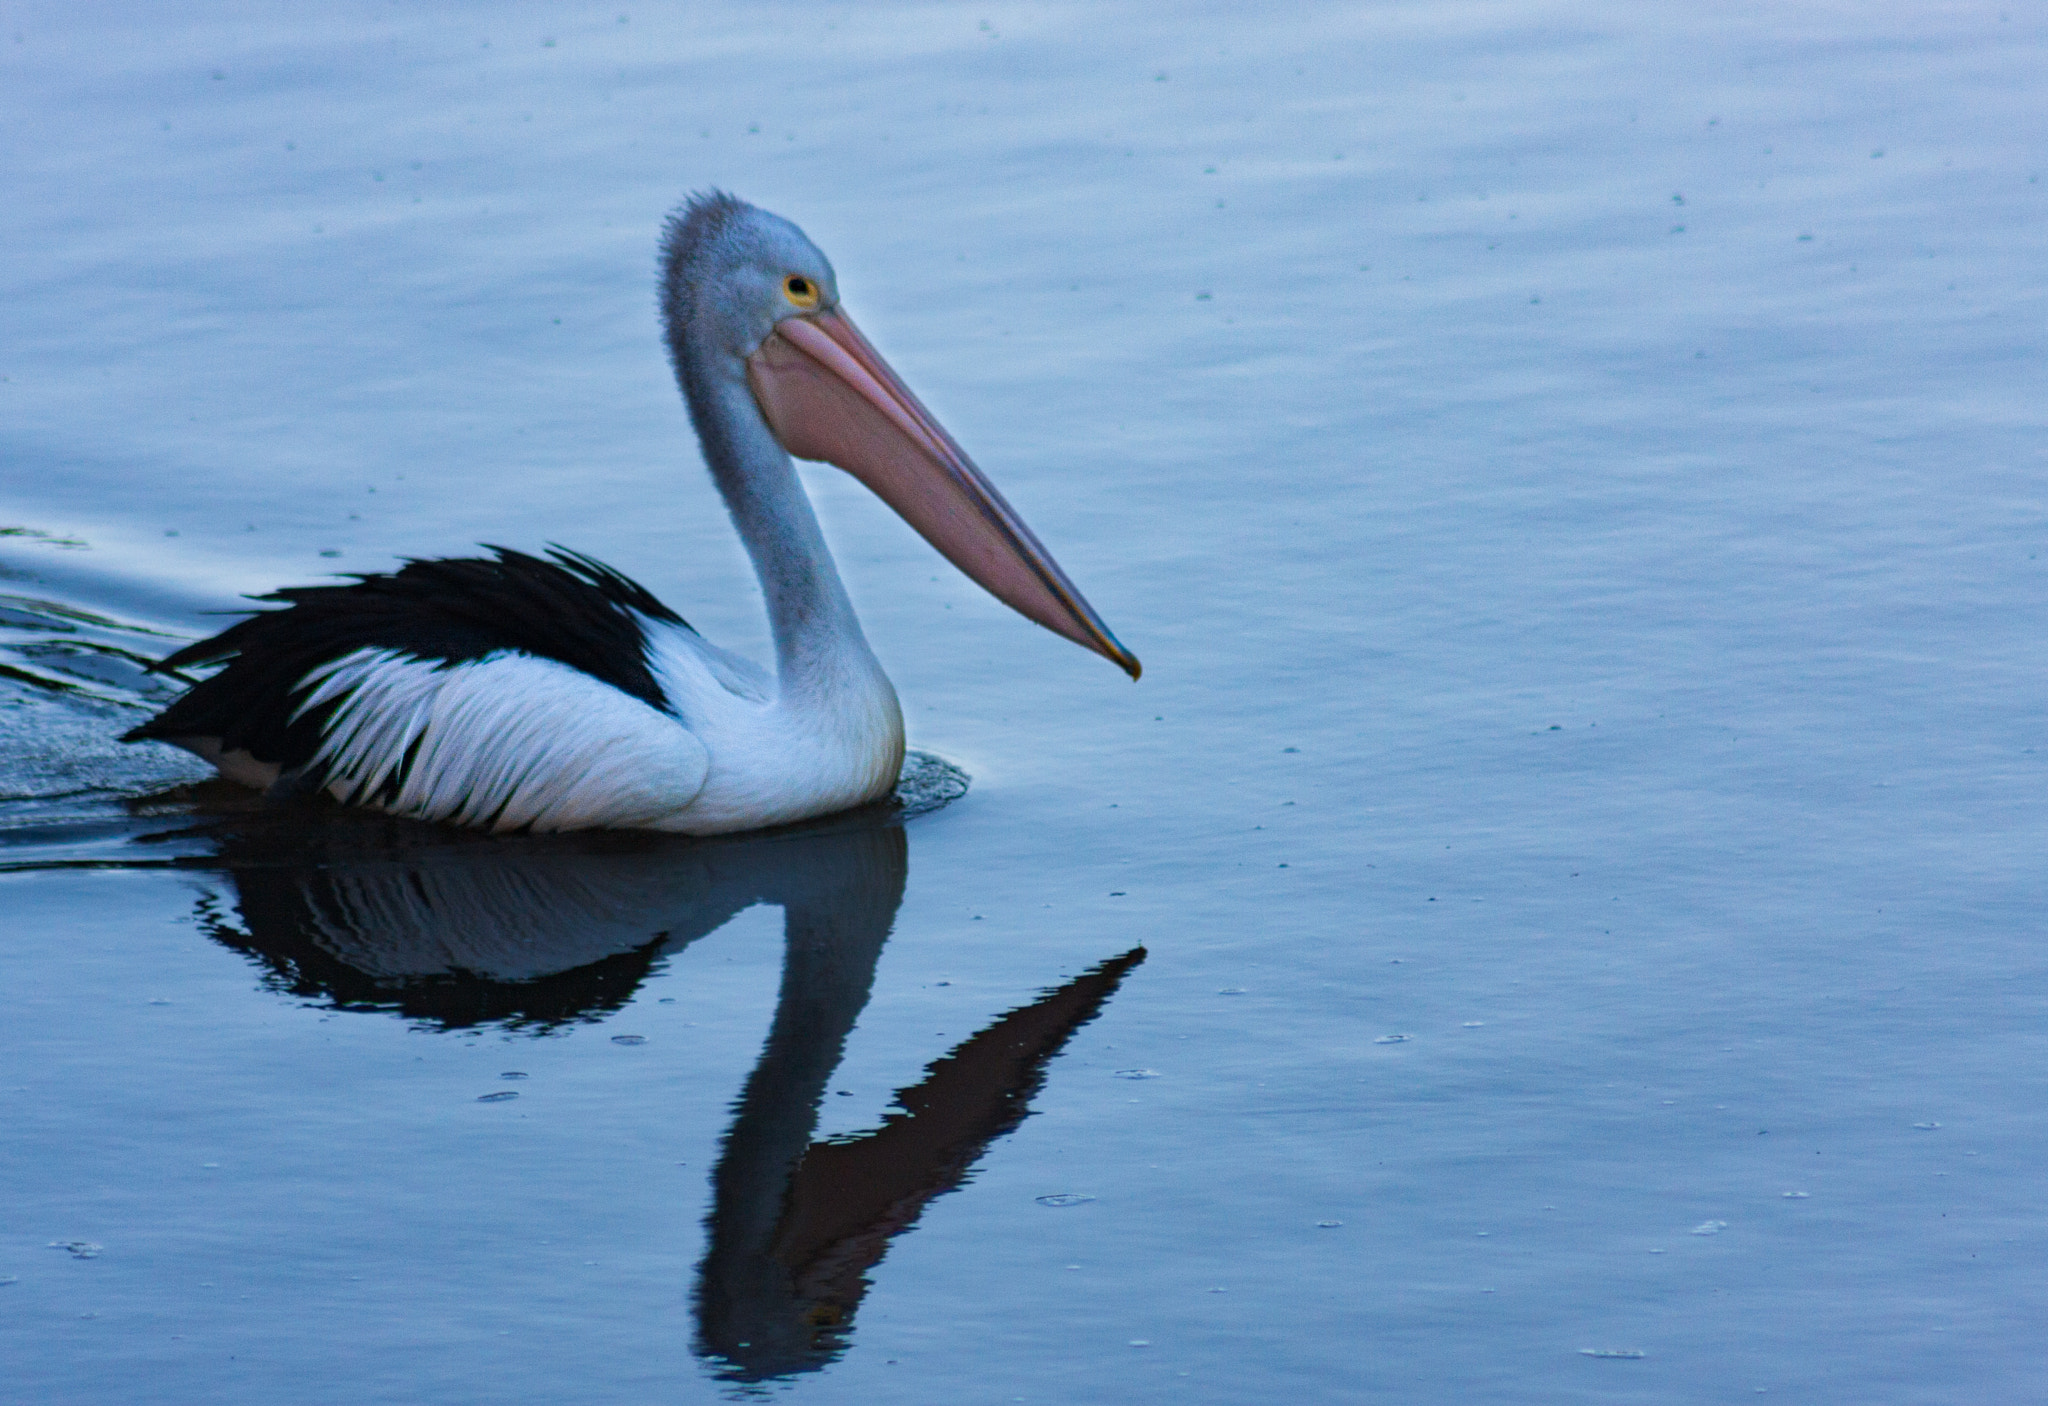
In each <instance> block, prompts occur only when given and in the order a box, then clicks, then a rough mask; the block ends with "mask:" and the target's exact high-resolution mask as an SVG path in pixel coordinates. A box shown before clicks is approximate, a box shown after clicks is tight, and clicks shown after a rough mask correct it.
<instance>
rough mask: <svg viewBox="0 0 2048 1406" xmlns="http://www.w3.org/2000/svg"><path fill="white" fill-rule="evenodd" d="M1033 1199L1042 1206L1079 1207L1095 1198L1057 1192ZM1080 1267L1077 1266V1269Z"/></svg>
mask: <svg viewBox="0 0 2048 1406" xmlns="http://www.w3.org/2000/svg"><path fill="white" fill-rule="evenodd" d="M1031 1199H1032V1200H1034V1201H1036V1202H1037V1203H1038V1204H1039V1205H1041V1206H1079V1205H1082V1204H1083V1203H1085V1202H1088V1201H1093V1200H1094V1199H1095V1198H1094V1197H1093V1196H1083V1195H1081V1193H1079V1192H1078V1191H1055V1192H1054V1193H1053V1194H1052V1195H1050V1196H1034V1197H1032V1198H1031ZM1078 1267H1079V1266H1075V1268H1078Z"/></svg>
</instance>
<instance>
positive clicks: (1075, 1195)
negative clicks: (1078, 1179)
mask: <svg viewBox="0 0 2048 1406" xmlns="http://www.w3.org/2000/svg"><path fill="white" fill-rule="evenodd" d="M1031 1199H1032V1200H1034V1201H1036V1202H1037V1203H1038V1204H1039V1205H1041V1206H1079V1205H1082V1204H1084V1203H1085V1202H1089V1201H1093V1200H1094V1199H1095V1198H1094V1197H1093V1196H1083V1195H1082V1194H1081V1193H1080V1192H1078V1191H1055V1192H1054V1193H1053V1194H1052V1195H1050V1196H1034V1197H1032V1198H1031Z"/></svg>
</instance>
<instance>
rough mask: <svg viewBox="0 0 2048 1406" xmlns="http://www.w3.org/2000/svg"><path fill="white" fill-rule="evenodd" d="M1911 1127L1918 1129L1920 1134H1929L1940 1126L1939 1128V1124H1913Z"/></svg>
mask: <svg viewBox="0 0 2048 1406" xmlns="http://www.w3.org/2000/svg"><path fill="white" fill-rule="evenodd" d="M1913 1126H1914V1127H1916V1128H1918V1129H1919V1130H1920V1131H1921V1132H1923V1133H1931V1132H1933V1131H1934V1130H1935V1129H1936V1128H1938V1127H1940V1126H1941V1124H1939V1123H1915V1124H1914V1125H1913Z"/></svg>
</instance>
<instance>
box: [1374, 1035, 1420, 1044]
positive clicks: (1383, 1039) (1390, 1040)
mask: <svg viewBox="0 0 2048 1406" xmlns="http://www.w3.org/2000/svg"><path fill="white" fill-rule="evenodd" d="M1410 1038H1411V1037H1410V1036H1407V1035H1382V1036H1380V1037H1379V1039H1377V1040H1374V1041H1373V1043H1374V1044H1375V1045H1399V1044H1405V1043H1406V1042H1407V1041H1408V1040H1409V1039H1410Z"/></svg>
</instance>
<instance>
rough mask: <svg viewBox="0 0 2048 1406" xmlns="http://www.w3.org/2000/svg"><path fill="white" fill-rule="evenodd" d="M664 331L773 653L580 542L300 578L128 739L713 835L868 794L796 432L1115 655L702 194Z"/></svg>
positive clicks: (376, 795) (836, 326)
mask: <svg viewBox="0 0 2048 1406" xmlns="http://www.w3.org/2000/svg"><path fill="white" fill-rule="evenodd" d="M661 312H662V321H663V324H664V327H665V331H666V335H667V342H668V350H669V357H670V360H671V361H672V363H673V364H674V367H675V373H676V379H677V381H678V382H679V383H680V385H681V387H682V392H683V397H684V399H685V400H686V401H687V402H688V405H689V410H690V420H691V423H692V425H693V426H694V427H695V429H696V432H697V438H698V441H699V443H700V444H701V445H702V448H703V454H704V460H705V463H706V464H707V465H708V466H709V468H710V470H711V477H712V479H713V481H714V483H715V484H716V485H717V488H718V491H719V493H720V495H721V496H722V497H723V498H724V499H725V505H726V508H727V511H728V512H729V513H730V514H731V516H732V522H733V526H734V527H735V528H736V529H737V530H738V532H739V535H740V539H741V541H742V542H744V543H745V545H746V549H747V555H748V556H749V557H750V558H751V559H752V561H753V565H754V571H755V574H756V575H757V576H758V577H759V579H760V583H761V592H762V594H763V596H765V597H766V600H767V606H768V618H769V625H770V627H771V630H772V633H773V637H774V643H775V669H774V672H773V673H770V672H768V671H767V670H765V669H763V668H761V667H760V666H759V665H757V664H755V663H753V662H752V661H750V660H747V659H744V658H741V657H740V656H738V655H736V654H733V653H731V652H729V651H727V650H724V649H720V648H719V647H718V646H716V645H713V644H711V643H710V642H708V641H707V640H705V639H704V638H703V637H702V636H701V635H699V634H698V633H697V632H696V631H695V630H693V629H691V628H690V626H689V625H688V624H686V623H685V622H684V621H683V619H682V617H681V616H679V615H677V614H676V613H675V612H674V611H672V610H670V609H669V608H668V607H667V606H665V605H663V604H662V603H661V602H660V601H658V600H656V599H655V598H654V596H652V595H651V594H649V593H648V592H647V591H646V590H645V589H644V588H643V587H641V586H639V585H637V584H635V583H634V582H632V581H630V580H628V579H627V578H626V577H624V576H622V575H620V574H619V573H618V572H616V571H613V570H612V569H611V568H609V567H607V566H605V565H604V564H602V563H601V562H598V561H596V560H594V559H592V558H590V557H587V556H584V555H582V554H581V553H577V552H570V551H565V550H563V549H561V548H551V549H550V550H549V551H548V553H547V555H546V556H545V557H536V556H529V555H526V554H524V553H521V552H516V551H510V550H507V549H505V548H503V547H487V550H488V551H490V553H491V555H490V556H487V557H459V558H445V559H435V560H417V559H415V560H409V561H408V562H407V563H406V564H405V565H404V566H403V567H402V568H400V569H399V570H397V571H393V572H389V573H383V574H376V575H356V576H355V577H354V578H353V581H352V583H351V584H347V585H328V586H300V587H291V588H287V589H284V590H280V591H276V592H274V593H272V594H270V595H267V596H262V597H259V598H258V599H260V600H263V601H270V602H281V603H283V605H284V608H283V609H274V610H263V611H258V612H255V613H252V614H251V615H250V616H249V617H248V618H246V619H244V620H241V621H240V622H238V623H237V624H235V625H233V626H231V627H229V628H228V629H226V630H223V631H221V632H220V633H219V634H217V635H214V636H213V637H212V638H210V639H206V640H201V641H199V642H198V643H196V644H193V645H189V646H187V647H186V648H184V649H181V650H179V651H178V652H176V653H175V654H172V655H170V656H169V657H168V658H166V659H164V660H162V661H161V662H160V663H159V664H158V665H157V666H156V667H157V668H159V669H163V670H179V669H185V668H189V667H192V666H203V665H209V664H224V665H225V667H223V668H221V669H220V670H219V672H217V673H215V674H213V675H211V676H210V677H207V678H205V679H203V680H201V681H199V682H198V683H196V684H194V685H193V686H192V687H191V688H190V689H189V690H187V691H186V692H185V693H184V694H182V695H181V696H180V697H179V698H178V699H177V700H176V701H174V702H173V703H171V704H170V705H169V706H168V707H166V708H165V709H164V710H163V711H162V712H161V713H159V714H157V715H156V716H155V717H154V718H152V719H151V720H150V721H148V722H146V723H144V724H143V725H142V726H140V727H138V728H135V729H134V730H133V731H131V732H129V733H128V734H127V737H126V740H128V741H144V740H148V741H159V742H168V743H171V744H173V745H175V746H178V747H182V748H184V749H185V750H187V751H189V752H192V753H195V754H196V755H198V756H200V757H202V758H204V759H205V760H207V761H208V762H210V763H212V764H213V765H214V766H215V767H216V768H217V769H218V770H219V772H220V773H221V774H222V775H223V776H226V777H228V778H230V779H232V780H235V781H239V782H242V783H245V784H247V785H251V786H256V787H261V788H266V789H267V790H269V791H270V792H271V793H272V794H275V795H291V794H300V793H307V792H313V791H325V792H326V793H327V794H328V795H330V796H332V797H333V798H334V799H335V800H337V801H340V802H341V803H343V804H345V805H354V806H364V807H369V808H372V809H376V810H382V811H387V812H391V813H393V814H398V815H404V816H410V817H414V818H417V819H420V820H428V821H440V822H447V823H450V824H454V825H461V826H468V827H473V828H479V829H489V830H501V831H511V830H535V831H559V830H584V829H649V830H664V831H673V832H678V833H683V834H692V835H714V834H723V833H729V832H733V831H740V830H751V829H756V828H759V827H762V826H768V825H780V824H785V823H788V822H791V821H797V820H803V819H806V818H809V817H812V816H818V815H825V814H829V813H831V812H834V811H839V810H845V809H847V808H849V807H852V806H857V805H861V804H864V803H866V802H869V801H874V800H879V799H880V798H882V797H883V796H886V795H887V794H889V792H890V790H891V788H892V787H893V786H894V785H895V784H896V778H897V775H898V773H899V772H900V770H901V768H902V765H903V714H902V710H901V709H900V708H899V706H898V704H897V701H896V691H895V689H894V688H893V687H892V686H891V685H890V683H889V679H888V676H887V675H886V674H884V673H883V672H882V666H881V664H880V663H879V662H877V660H876V659H875V655H874V651H873V650H871V649H870V648H869V647H868V642H867V638H866V636H865V635H863V634H862V633H861V628H860V622H859V620H858V619H857V618H856V617H855V615H854V611H853V604H852V602H851V601H850V600H849V599H848V598H847V594H846V588H845V586H844V585H843V584H842V583H841V582H840V579H839V572H838V570H837V569H836V568H835V567H834V566H833V563H832V554H831V553H830V551H828V550H827V549H826V546H825V539H824V535H823V533H822V532H821V531H820V530H819V527H818V520H817V516H816V515H815V513H813V511H812V509H811V503H810V500H809V498H808V497H806V495H805V493H804V489H803V485H802V483H801V482H800V481H799V479H798V478H797V473H796V468H795V465H794V464H793V463H792V462H791V460H792V457H794V458H801V459H817V460H823V461H824V462H826V463H829V464H833V465H835V466H837V467H838V468H841V469H843V470H845V471H846V472H847V473H849V474H852V475H853V476H854V477H855V478H856V479H858V480H859V481H860V482H862V483H864V484H865V485H867V487H868V488H869V489H871V490H872V491H873V492H874V493H875V494H876V495H877V496H878V497H880V498H881V499H882V501H883V502H885V503H887V504H888V505H889V506H890V507H891V508H893V509H894V510H895V511H896V512H897V513H898V514H899V515H901V516H902V517H903V518H904V519H905V520H906V521H907V522H909V524H910V525H911V526H912V527H913V528H915V529H916V530H917V531H918V532H919V533H920V534H921V535H922V536H923V537H924V538H925V540H926V541H928V542H930V543H931V544H932V546H934V547H936V548H937V549H938V550H939V552H940V553H941V554H942V555H944V556H945V557H947V558H948V559H949V560H951V561H952V562H953V563H954V564H955V565H956V566H958V567H959V568H960V569H961V570H962V571H964V572H965V573H966V574H967V575H968V576H969V577H971V578H973V580H974V581H976V582H977V583H978V584H979V585H981V587H982V588H983V589H985V590H987V591H988V592H989V593H990V594H991V595H993V596H995V597H996V599H998V600H1000V601H1003V602H1004V603H1005V604H1007V605H1009V606H1011V607H1012V608H1013V609H1015V610H1016V611H1018V612H1019V613H1020V614H1022V615H1024V616H1025V617H1026V618H1028V619H1031V620H1034V621H1036V622H1037V623H1038V624H1040V625H1043V626H1045V627H1046V628H1047V629H1049V630H1052V631H1053V632H1054V633H1056V634H1060V635H1064V636H1066V637H1067V638H1068V639H1070V640H1073V641H1074V642H1076V643H1077V644H1080V645H1082V646H1084V647H1085V648H1088V649H1091V650H1093V651H1095V652H1096V653H1097V654H1100V655H1102V656H1103V657H1105V658H1107V659H1109V660H1111V661H1112V662H1113V663H1115V664H1117V665H1119V666H1120V667H1121V668H1123V669H1124V670H1125V672H1127V673H1128V674H1130V676H1131V677H1132V678H1133V679H1135V678H1137V677H1138V672H1139V665H1138V660H1137V658H1136V657H1135V656H1134V655H1132V654H1131V652H1130V651H1129V650H1127V649H1125V648H1124V647H1123V646H1122V645H1121V644H1119V643H1118V642H1117V640H1116V637H1115V636H1114V635H1112V634H1111V633H1110V632H1109V628H1108V627H1107V626H1106V625H1104V624H1103V622H1102V619H1101V617H1100V616H1098V615H1097V614H1096V613H1095V610H1094V609H1093V608H1092V607H1091V606H1090V605H1089V604H1088V602H1087V601H1086V600H1085V599H1083V598H1082V596H1081V593H1080V592H1079V591H1078V590H1076V589H1075V588H1074V585H1073V583H1072V582H1071V581H1069V580H1068V579H1067V576H1066V573H1065V572H1063V571H1061V570H1060V568H1059V565H1058V564H1057V563H1056V562H1054V561H1053V559H1052V556H1051V554H1050V553H1048V552H1047V551H1046V549H1045V548H1044V546H1042V545H1041V544H1040V543H1039V541H1038V539H1037V537H1035V536H1033V535H1032V532H1031V529H1030V528H1028V527H1026V526H1025V525H1024V522H1023V520H1022V519H1021V518H1019V517H1018V516H1017V513H1016V512H1015V510H1014V509H1012V508H1011V507H1010V505H1009V504H1008V503H1006V502H1005V501H1004V500H1003V496H1002V495H1001V494H1000V493H998V492H997V491H996V489H995V486H994V485H993V484H991V483H990V482H989V481H988V479H987V478H985V477H984V476H983V475H982V473H981V471H980V470H979V469H978V468H976V467H975V466H974V464H973V462H972V461H971V460H969V459H968V457H967V455H966V453H965V452H963V451H962V450H961V448H960V446H959V445H958V444H956V443H955V442H954V441H953V438H952V436H950V435H949V434H947V433H946V431H945V430H944V429H942V428H940V426H939V423H938V421H937V420H935V419H934V418H933V417H932V415H931V412H929V411H928V410H926V409H925V408H924V406H923V405H922V404H920V403H919V401H918V399H917V397H916V396H914V395H912V394H911V392H910V390H909V388H908V387H906V386H905V385H904V384H903V382H902V380H901V379H900V378H898V377H897V375H896V373H895V372H894V371H892V370H890V368H889V365H888V363H887V362H885V361H883V360H882V357H881V355H880V354H879V353H878V352H877V351H876V350H875V349H874V347H873V346H872V345H870V344H869V342H868V340H867V338H866V337H864V336H862V335H861V333H860V331H859V330H858V329H857V328H856V327H855V326H854V324H853V321H852V319H850V318H849V317H848V316H847V315H846V313H845V312H844V311H843V310H842V309H841V307H840V304H839V285H838V280H837V278H836V277H835V275H834V273H833V271H832V265H831V263H830V262H829V261H828V260H827V259H826V258H825V256H824V255H823V254H822V253H820V252H819V251H818V248H817V246H816V245H814V244H812V243H811V241H810V240H809V239H808V238H806V237H805V236H804V234H803V232H802V231H801V230H799V229H798V228H797V227H796V226H795V225H793V224H791V223H790V222H789V221H788V220H785V219H783V218H781V217H780V216H777V215H773V214H770V213H768V212H767V211H765V210H761V209H758V208H756V207H754V206H752V205H749V204H747V203H746V202H745V201H742V200H739V199H737V198H735V197H733V196H731V195H728V194H725V193H723V192H719V191H711V192H708V193H704V194H700V195H697V196H694V197H692V198H691V199H690V200H688V201H687V202H686V203H685V204H684V205H683V206H682V207H681V208H680V209H679V210H677V211H676V213H675V214H674V215H672V216H671V217H670V218H669V220H668V222H667V225H666V227H665V229H664V232H663V238H662V248H661Z"/></svg>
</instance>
